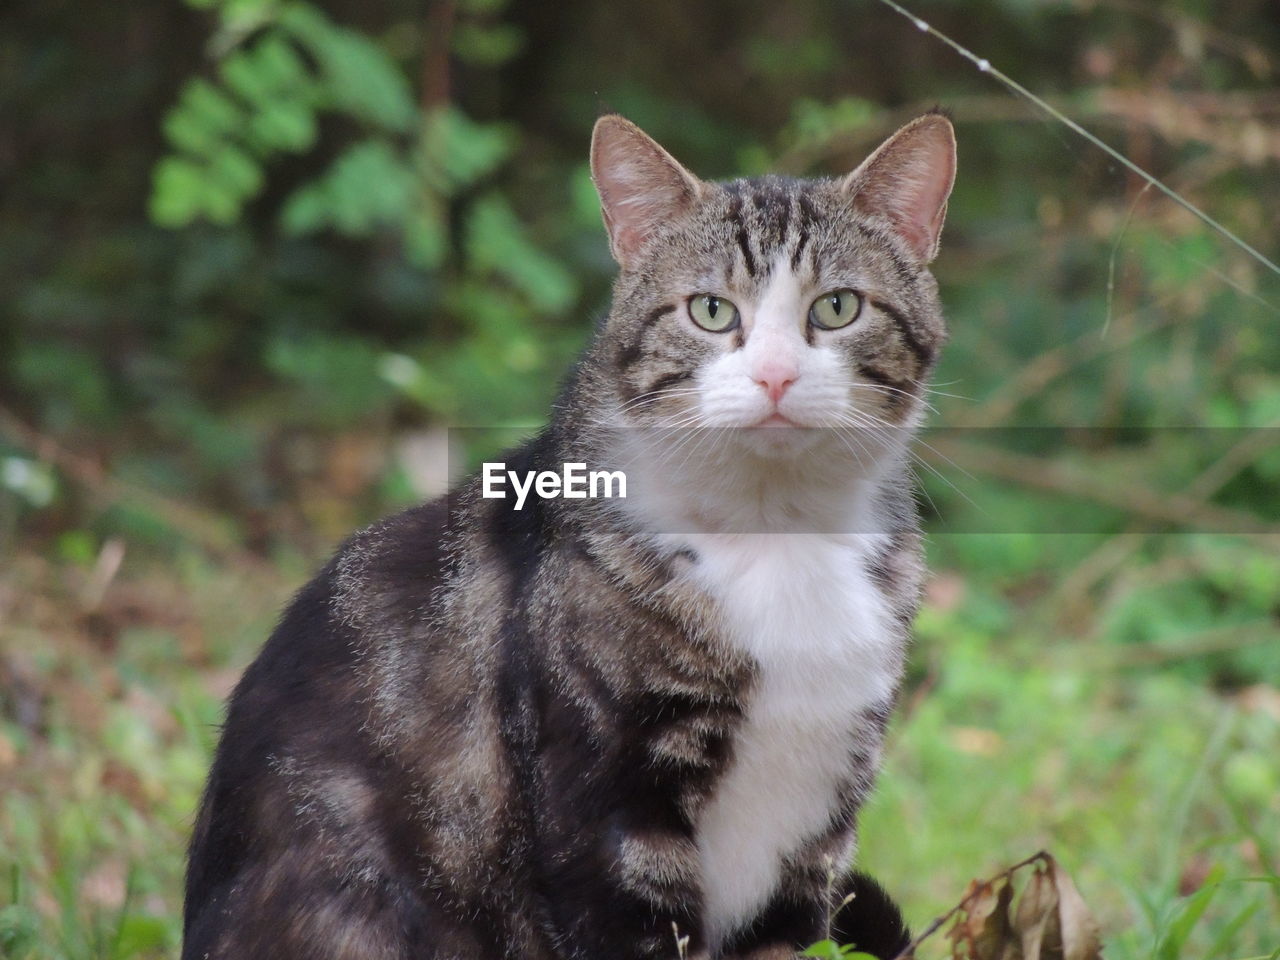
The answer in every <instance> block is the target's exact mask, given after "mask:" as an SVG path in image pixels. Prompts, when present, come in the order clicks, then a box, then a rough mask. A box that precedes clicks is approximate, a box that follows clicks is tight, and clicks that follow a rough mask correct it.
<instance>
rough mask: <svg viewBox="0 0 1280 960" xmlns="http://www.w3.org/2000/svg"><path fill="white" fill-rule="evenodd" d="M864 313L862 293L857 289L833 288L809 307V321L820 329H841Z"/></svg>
mask: <svg viewBox="0 0 1280 960" xmlns="http://www.w3.org/2000/svg"><path fill="white" fill-rule="evenodd" d="M860 313H862V294H860V293H858V292H857V291H856V290H849V289H844V290H831V291H828V292H827V293H824V294H823V295H822V296H820V297H819V298H818V299H817V300H815V301H813V306H811V307H810V308H809V322H810V323H811V324H813V325H814V326H815V327H817V328H818V329H819V330H839V329H840V328H841V327H847V326H848V325H849V324H851V323H853V321H855V320H857V319H858V314H860Z"/></svg>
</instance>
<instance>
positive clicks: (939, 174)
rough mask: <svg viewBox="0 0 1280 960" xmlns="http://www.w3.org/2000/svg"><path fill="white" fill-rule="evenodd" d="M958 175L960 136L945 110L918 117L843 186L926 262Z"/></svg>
mask: <svg viewBox="0 0 1280 960" xmlns="http://www.w3.org/2000/svg"><path fill="white" fill-rule="evenodd" d="M955 179H956V136H955V131H954V130H952V128H951V121H950V120H948V119H947V118H946V117H945V116H943V115H942V114H941V113H929V114H925V115H924V116H923V117H917V118H916V119H915V120H912V121H911V122H910V123H908V124H907V125H906V126H905V127H903V128H902V129H901V130H899V131H898V132H897V133H895V134H894V135H893V136H892V137H890V138H889V139H888V140H886V141H885V142H884V143H883V144H881V145H880V148H879V149H878V150H876V152H875V153H873V154H871V156H869V157H867V159H866V160H864V161H863V163H862V165H861V166H859V167H858V169H857V170H855V171H853V173H851V174H849V175H848V176H847V177H845V178H844V182H843V183H842V184H841V188H842V189H843V190H844V191H845V192H846V193H848V194H849V195H850V196H851V197H852V198H853V204H854V206H855V207H856V208H857V209H858V210H859V211H860V212H862V213H865V214H868V215H870V216H875V217H882V218H884V219H885V220H888V221H889V222H890V224H892V225H893V228H894V230H895V232H896V233H897V234H898V236H900V237H901V238H902V239H903V240H905V241H906V242H907V245H908V246H909V247H910V248H911V250H912V252H913V253H914V254H915V255H916V257H917V259H919V261H920V262H921V263H928V262H929V261H930V260H932V259H933V258H934V257H935V256H937V253H938V238H939V237H940V236H941V234H942V221H943V219H944V218H945V217H946V215H947V197H949V196H950V195H951V187H952V184H954V183H955Z"/></svg>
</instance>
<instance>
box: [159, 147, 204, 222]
mask: <svg viewBox="0 0 1280 960" xmlns="http://www.w3.org/2000/svg"><path fill="white" fill-rule="evenodd" d="M204 179H205V178H204V171H203V170H202V169H201V168H200V167H198V166H197V165H196V164H194V163H192V162H191V161H190V160H188V159H186V158H184V157H165V158H163V159H162V160H161V161H160V162H159V163H158V164H156V167H155V170H154V171H153V172H152V188H151V199H150V202H149V206H148V211H149V213H150V215H151V219H152V220H154V221H155V222H156V223H158V224H159V225H160V226H162V227H183V226H186V225H187V224H189V223H191V222H192V221H193V220H196V219H197V218H198V217H199V216H200V211H201V210H202V209H203V196H204V192H205V184H204Z"/></svg>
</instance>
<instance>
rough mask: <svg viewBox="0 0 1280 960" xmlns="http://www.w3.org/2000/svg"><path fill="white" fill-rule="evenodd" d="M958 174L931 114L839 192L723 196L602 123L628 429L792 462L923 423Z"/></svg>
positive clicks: (596, 160) (748, 190) (753, 183)
mask: <svg viewBox="0 0 1280 960" xmlns="http://www.w3.org/2000/svg"><path fill="white" fill-rule="evenodd" d="M954 170H955V153H954V140H953V136H952V132H951V125H950V123H949V122H948V121H947V120H946V119H945V118H944V117H942V116H941V115H937V114H931V115H928V116H925V117H922V118H920V119H919V120H917V121H915V122H914V123H912V124H909V125H908V126H906V127H904V128H903V129H902V130H901V131H899V132H898V133H897V134H896V135H895V136H894V137H892V138H891V139H890V140H889V141H887V142H886V143H885V144H884V145H883V146H882V147H881V148H880V149H879V150H877V151H876V152H875V153H874V154H873V155H872V156H871V157H870V158H869V159H868V160H867V161H866V162H865V163H864V164H863V165H862V166H860V167H859V168H858V169H857V170H855V171H854V172H853V173H851V174H849V175H848V176H847V177H845V178H843V179H840V180H793V179H787V178H782V177H763V178H758V179H751V180H736V181H732V182H728V183H724V184H718V183H706V182H702V181H699V180H697V179H696V178H695V177H693V175H692V174H690V173H689V172H688V171H687V170H685V169H684V168H683V167H681V166H680V165H679V164H678V163H677V162H676V161H675V160H674V159H673V158H671V156H670V155H669V154H667V153H666V152H665V151H664V150H663V149H662V148H661V147H660V146H658V145H657V144H656V143H655V142H654V141H652V140H651V139H649V138H648V137H647V136H646V135H645V134H643V133H642V132H640V130H639V129H638V128H636V127H634V126H633V125H632V124H630V123H628V122H627V121H625V120H622V119H621V118H619V117H605V118H603V119H602V120H601V121H600V122H599V123H598V124H597V128H596V134H595V139H594V142H593V149H592V171H593V176H594V178H595V182H596V185H597V188H598V189H599V192H600V196H601V202H602V209H603V211H604V217H605V222H606V225H607V226H608V228H609V233H610V243H611V248H612V250H613V253H614V256H615V258H616V259H617V260H618V262H619V264H620V266H621V267H622V273H621V275H620V277H619V280H618V283H617V286H616V288H615V298H614V309H613V311H612V313H611V315H610V317H609V319H608V321H607V323H606V324H605V327H604V330H603V332H602V335H601V337H600V342H599V343H598V345H597V356H598V360H599V361H600V362H601V363H602V365H604V366H607V367H610V368H611V370H612V375H613V377H612V379H613V382H614V383H615V384H616V387H617V391H616V392H617V404H616V407H615V409H614V412H613V416H614V419H615V421H616V422H617V424H618V425H619V426H628V425H644V426H666V427H672V428H683V427H711V428H721V427H723V428H751V429H747V430H744V431H740V433H741V437H740V438H739V439H740V442H741V443H744V444H746V445H748V446H750V447H752V448H753V449H757V450H760V451H764V452H767V451H770V450H774V451H779V452H793V451H794V450H795V449H797V448H799V447H803V446H805V445H808V444H812V443H815V442H820V440H821V437H822V434H824V433H828V432H836V433H838V432H840V431H842V430H847V429H863V430H875V429H878V428H883V427H890V426H894V427H897V426H903V425H909V424H911V423H913V422H914V419H915V418H916V417H917V416H918V412H919V408H920V406H921V403H920V397H921V394H922V392H923V388H924V380H925V378H926V376H927V375H928V373H929V371H930V369H931V367H932V364H933V361H934V358H935V355H936V352H937V349H938V347H939V346H940V345H941V343H942V341H943V339H944V337H945V327H944V325H943V322H942V317H941V311H940V308H939V305H938V302H937V290H936V285H935V284H934V282H933V279H932V276H931V275H930V274H929V272H928V270H927V264H928V262H929V261H930V260H931V259H932V258H933V256H934V254H935V252H936V249H937V243H938V235H939V233H940V231H941V227H942V218H943V215H944V212H945V208H946V200H947V196H948V194H949V192H950V189H951V183H952V181H953V179H954ZM754 428H760V429H754ZM803 428H826V429H825V430H824V429H817V430H815V429H809V430H805V429H803Z"/></svg>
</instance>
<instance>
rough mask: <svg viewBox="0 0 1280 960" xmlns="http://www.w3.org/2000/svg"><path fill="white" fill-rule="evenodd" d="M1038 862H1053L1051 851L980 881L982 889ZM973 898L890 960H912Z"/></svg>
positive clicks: (949, 912) (966, 898) (970, 894)
mask: <svg viewBox="0 0 1280 960" xmlns="http://www.w3.org/2000/svg"><path fill="white" fill-rule="evenodd" d="M1036 861H1040V862H1041V863H1045V864H1049V863H1052V862H1053V857H1052V856H1051V855H1050V854H1049V851H1047V850H1041V851H1040V852H1039V853H1035V854H1032V855H1031V856H1029V857H1027V859H1025V860H1019V861H1018V862H1017V863H1015V864H1014V865H1013V866H1011V867H1008V868H1006V869H1005V870H1003V871H1001V872H1000V873H997V874H996V875H995V876H993V877H991V878H990V879H988V880H983V881H980V885H981V887H989V886H991V885H992V884H994V883H997V882H999V881H1000V880H1008V879H1009V878H1011V877H1012V876H1013V874H1014V873H1015V872H1016V871H1018V870H1021V869H1022V868H1023V867H1027V866H1030V865H1031V864H1033V863H1035V862H1036ZM972 896H973V894H972V892H970V893H966V894H965V895H964V897H963V898H962V899H961V900H960V902H959V903H957V904H956V905H955V906H954V907H952V908H951V909H950V910H948V911H947V912H946V913H944V914H943V915H942V916H940V917H937V918H935V919H934V921H933V923H931V924H929V926H927V927H925V930H924V933H922V934H920V936H918V937H916V938H915V939H914V940H912V941H911V942H910V943H909V944H907V945H906V947H904V948H903V949H902V950H901V951H899V952H898V954H897V955H896V956H894V957H892V958H890V960H910V958H911V957H913V956H914V955H915V950H916V947H918V946H920V944H922V943H924V942H925V941H926V940H928V939H929V938H930V937H931V936H933V935H934V934H935V933H937V932H938V931H939V930H940V929H941V928H942V925H943V924H945V923H946V922H947V921H948V920H950V919H951V918H952V917H954V916H955V915H956V914H957V913H959V912H960V911H961V910H965V909H967V904H968V903H969V900H970V899H971V898H972Z"/></svg>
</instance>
